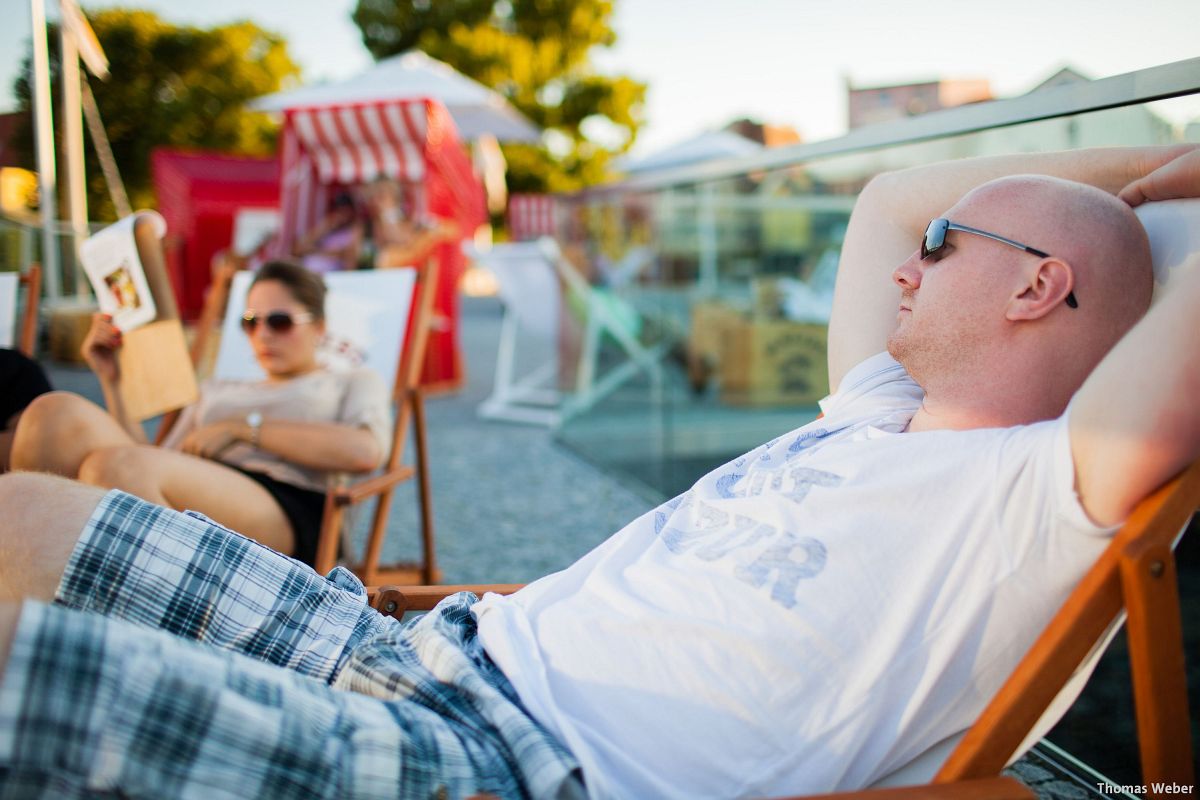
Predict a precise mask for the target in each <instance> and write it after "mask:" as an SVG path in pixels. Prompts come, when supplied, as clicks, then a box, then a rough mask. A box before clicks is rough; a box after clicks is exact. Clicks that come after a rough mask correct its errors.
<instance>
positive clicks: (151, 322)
mask: <svg viewBox="0 0 1200 800" xmlns="http://www.w3.org/2000/svg"><path fill="white" fill-rule="evenodd" d="M166 231H167V224H166V222H165V221H164V220H163V218H162V217H161V216H160V215H159V214H158V213H157V212H155V211H138V212H137V213H135V214H132V215H130V216H128V217H126V218H124V219H122V220H121V221H119V222H116V223H114V224H112V225H109V226H108V227H107V228H105V229H104V230H102V231H99V232H97V233H95V234H94V235H92V236H91V237H90V238H88V239H87V241H85V242H84V243H83V244H82V245H80V246H79V258H80V261H81V262H82V264H83V271H84V272H85V273H86V274H87V276H88V281H89V282H90V283H91V285H92V290H93V291H95V293H96V300H97V302H98V303H99V305H100V310H101V311H102V312H104V313H106V314H111V315H112V318H113V323H114V324H115V325H116V326H117V327H118V328H119V329H120V330H121V332H122V333H124V334H125V336H124V341H123V343H122V345H121V349H120V350H118V351H117V360H118V364H119V365H120V368H121V382H120V386H119V391H120V393H121V397H122V398H123V400H124V403H125V407H126V410H127V412H128V413H129V417H130V418H131V419H134V420H138V421H140V420H145V419H149V418H150V417H155V416H158V415H159V414H162V413H164V412H165V411H171V410H174V409H177V408H180V407H182V406H186V405H189V404H190V403H193V402H195V400H196V398H197V396H198V394H199V392H198V389H197V386H196V373H195V371H194V370H193V368H192V361H191V358H190V357H189V355H188V351H187V342H186V340H185V339H184V335H183V325H182V324H181V323H180V321H179V310H178V306H177V305H176V304H175V296H174V294H173V293H172V291H171V283H170V279H169V278H168V276H167V268H166V263H165V260H164V259H163V253H162V244H161V239H162V237H163V234H165V233H166Z"/></svg>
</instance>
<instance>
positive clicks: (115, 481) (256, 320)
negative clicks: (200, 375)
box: [12, 261, 391, 563]
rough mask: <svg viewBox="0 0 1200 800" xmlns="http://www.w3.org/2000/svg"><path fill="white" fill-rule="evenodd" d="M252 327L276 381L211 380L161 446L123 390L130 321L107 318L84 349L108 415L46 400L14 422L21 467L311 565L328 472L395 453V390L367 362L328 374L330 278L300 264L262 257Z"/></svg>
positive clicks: (86, 405)
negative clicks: (189, 516)
mask: <svg viewBox="0 0 1200 800" xmlns="http://www.w3.org/2000/svg"><path fill="white" fill-rule="evenodd" d="M242 329H243V331H244V332H245V334H246V336H248V337H249V339H250V344H251V346H252V347H253V349H254V356H255V358H256V359H257V361H258V363H259V366H261V367H262V369H263V371H264V372H265V373H266V375H267V378H266V380H263V381H259V382H249V381H215V380H214V381H208V382H207V383H205V384H204V386H203V387H202V389H201V393H200V399H199V400H198V401H197V402H196V403H195V404H193V405H191V406H189V407H188V408H186V409H185V410H184V412H183V413H182V414H181V415H180V417H179V419H178V421H177V422H176V424H175V426H174V427H173V428H172V429H171V431H170V433H169V435H168V436H167V438H166V440H165V441H164V442H163V445H162V446H161V447H155V446H153V445H150V444H147V443H146V436H145V432H144V431H143V430H142V427H141V425H140V424H138V423H135V422H133V421H131V420H130V419H129V418H128V417H127V415H126V414H125V409H124V406H123V405H122V403H121V395H120V393H119V392H118V391H117V389H118V387H119V384H120V381H121V374H120V369H119V366H118V361H117V358H116V355H117V351H118V350H119V349H120V347H121V331H120V330H118V329H117V328H116V327H115V326H114V325H113V324H112V321H111V319H110V318H108V317H107V316H105V315H101V314H97V315H96V317H95V318H94V319H93V322H92V327H91V329H90V330H89V332H88V335H87V337H86V339H85V340H84V343H83V356H84V358H85V360H86V361H87V363H88V365H89V366H90V367H91V368H92V370H93V371H94V372H95V373H96V375H97V377H99V379H100V385H101V388H102V390H103V392H104V398H105V403H106V405H107V407H108V411H107V413H105V411H104V409H101V408H100V407H99V406H96V405H95V404H93V403H91V402H90V401H88V400H86V399H85V398H83V397H80V396H78V395H75V394H70V393H68V392H53V393H50V394H45V395H42V396H40V397H38V398H37V399H35V400H34V401H33V402H32V403H31V404H30V405H29V408H28V409H26V411H25V413H24V415H23V416H22V418H21V421H20V424H19V425H18V426H17V429H16V434H15V439H14V442H13V448H12V466H13V469H21V470H36V471H42V472H52V473H56V474H58V475H62V476H64V477H68V478H74V479H77V480H79V481H82V482H83V483H88V484H91V485H94V486H101V487H105V488H117V489H123V490H124V491H127V492H130V493H132V494H135V495H137V496H138V497H141V498H144V499H146V500H149V501H151V502H154V503H158V504H160V505H165V506H170V507H172V508H176V509H194V510H196V511H200V512H202V513H204V514H207V515H208V516H209V517H211V518H212V519H214V520H216V521H217V522H219V523H221V524H223V525H226V526H229V527H231V528H234V529H236V530H240V531H242V532H244V533H245V534H246V535H247V536H250V537H252V538H254V539H256V540H258V541H259V542H261V543H263V544H265V545H267V546H268V547H271V548H273V549H275V550H278V551H279V552H281V553H284V554H286V555H292V556H295V557H296V558H298V559H299V560H301V561H304V562H305V563H312V561H313V559H314V557H315V555H316V547H317V539H318V537H319V534H320V526H321V519H322V516H323V514H324V509H325V492H326V488H327V482H328V480H329V478H330V477H331V476H332V475H333V474H335V473H339V472H367V471H369V470H372V469H375V468H376V467H377V466H378V465H379V464H380V462H381V461H382V460H383V458H384V457H385V455H386V453H387V448H388V446H389V444H390V441H391V435H390V432H391V420H390V416H391V413H390V407H389V402H388V395H387V390H386V388H385V387H384V385H383V381H382V379H380V377H379V376H378V374H376V373H375V372H374V371H372V370H370V369H367V368H360V369H356V370H351V371H348V372H332V371H329V370H326V369H325V368H324V367H322V366H321V364H320V363H319V362H318V360H317V347H318V344H319V343H320V341H321V337H322V336H323V334H324V330H325V284H324V282H323V281H322V280H321V278H320V276H318V275H315V274H313V273H312V272H309V271H308V270H305V269H304V268H302V267H300V266H298V265H295V264H292V263H289V262H284V261H274V262H268V263H266V264H264V265H263V266H262V268H261V269H260V270H259V271H258V273H257V274H256V275H255V277H254V282H253V283H252V284H251V286H250V290H249V293H248V294H247V296H246V312H245V314H244V315H243V317H242Z"/></svg>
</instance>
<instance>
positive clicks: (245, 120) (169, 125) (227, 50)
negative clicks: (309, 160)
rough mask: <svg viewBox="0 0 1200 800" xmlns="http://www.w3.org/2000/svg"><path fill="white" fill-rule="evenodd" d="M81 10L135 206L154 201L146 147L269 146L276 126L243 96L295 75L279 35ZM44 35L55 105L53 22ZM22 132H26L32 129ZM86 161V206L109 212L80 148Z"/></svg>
mask: <svg viewBox="0 0 1200 800" xmlns="http://www.w3.org/2000/svg"><path fill="white" fill-rule="evenodd" d="M88 16H89V22H91V25H92V28H93V30H95V32H96V37H97V38H98V39H99V40H100V44H101V46H102V47H103V48H104V52H105V54H106V55H107V56H108V60H109V70H110V72H111V77H110V78H109V79H108V80H107V81H100V80H97V79H95V78H89V81H90V83H91V87H92V92H93V93H94V95H95V97H96V105H97V106H98V107H99V109H100V115H101V117H103V119H104V127H105V129H106V131H107V133H108V137H109V140H110V142H111V144H112V149H113V155H114V157H115V159H116V161H117V164H118V165H119V166H120V169H121V176H122V178H123V179H124V182H125V186H126V190H127V191H128V193H129V199H130V202H131V203H132V205H133V206H134V208H142V207H147V206H153V205H154V195H153V188H152V185H151V177H150V151H151V150H152V149H153V148H155V147H160V146H171V147H181V148H196V149H205V150H220V151H222V152H226V153H236V154H243V155H267V154H270V153H271V152H272V151H273V149H274V144H275V135H276V127H277V126H276V125H275V123H273V122H272V121H271V120H270V119H269V118H268V117H267V115H265V114H259V113H252V112H248V111H246V110H245V103H246V101H248V100H250V99H252V98H254V97H258V96H259V95H263V94H268V93H270V92H273V91H276V90H278V89H279V88H280V86H281V84H282V83H283V82H284V81H285V80H287V79H289V78H296V77H298V76H299V72H300V70H299V67H297V66H296V64H295V63H294V62H293V61H292V59H291V58H290V57H289V56H288V52H287V45H286V43H285V42H284V41H283V39H282V38H280V37H279V36H277V35H275V34H272V33H269V32H267V31H264V30H262V29H261V28H259V27H258V26H257V25H254V24H253V23H250V22H235V23H232V24H229V25H221V26H219V27H215V28H209V29H201V28H194V27H184V26H177V25H173V24H171V23H169V22H166V21H164V20H162V19H160V18H159V17H158V16H157V15H155V14H153V13H151V12H149V11H132V10H126V9H108V10H104V11H99V12H95V13H92V14H89V15H88ZM49 39H50V46H51V65H52V66H51V70H52V72H54V73H55V74H54V75H52V81H53V86H54V87H55V101H54V113H55V114H56V115H57V114H59V113H60V110H59V109H60V108H61V106H60V105H59V101H58V99H57V96H58V92H59V87H60V85H61V82H60V81H59V79H58V75H57V71H58V62H59V58H58V53H57V50H58V34H57V30H52V31H51V32H50V34H49ZM31 63H32V62H31V59H30V58H26V61H25V68H24V69H23V70H22V74H21V76H20V77H18V78H17V81H16V86H15V91H16V95H17V98H18V101H19V104H20V107H21V109H22V110H29V109H31V108H32V106H33V102H32V91H31V75H32V67H31ZM56 122H57V119H56ZM55 127H56V128H61V125H57V124H56V126H55ZM22 138H23V139H24V140H25V141H28V142H32V135H30V136H27V137H22ZM31 146H32V145H31ZM27 155H28V156H29V157H30V161H32V156H31V154H27ZM89 156H90V153H89ZM87 167H88V181H87V185H88V207H89V211H90V214H89V216H91V217H92V218H93V219H112V218H113V216H114V212H113V208H112V204H111V202H110V201H109V197H108V192H107V189H106V187H105V184H104V178H103V176H102V175H101V173H100V168H99V165H98V162H97V159H95V158H92V157H89V158H88V159H87Z"/></svg>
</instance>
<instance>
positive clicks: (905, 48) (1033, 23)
mask: <svg viewBox="0 0 1200 800" xmlns="http://www.w3.org/2000/svg"><path fill="white" fill-rule="evenodd" d="M435 1H436V0H435ZM45 2H46V3H47V16H49V17H50V18H56V17H57V16H58V8H57V6H58V3H57V0H45ZM113 5H125V6H131V7H139V8H149V9H151V10H154V11H156V12H157V13H158V14H159V15H160V16H161V17H163V18H165V19H167V20H169V21H171V22H176V23H180V24H192V25H200V26H204V27H208V26H212V25H216V24H221V23H225V22H230V21H233V20H236V19H244V18H247V17H248V18H250V19H251V20H252V21H254V22H255V23H257V24H258V25H259V26H260V27H263V28H265V29H267V30H271V31H275V32H277V33H280V34H282V35H283V36H284V37H285V38H286V39H287V41H288V45H289V52H290V53H291V54H292V58H293V59H294V60H295V61H297V62H298V63H299V64H300V65H301V67H302V68H303V70H304V79H305V80H306V81H317V80H331V79H340V78H345V77H349V76H351V75H353V74H355V73H357V72H359V71H361V70H363V69H365V68H366V67H368V66H369V65H370V64H371V59H370V56H369V55H368V54H367V52H366V49H365V48H364V47H363V45H362V41H361V38H360V36H359V31H358V28H357V27H356V26H355V25H354V23H353V22H352V21H351V20H350V13H351V11H352V10H353V8H354V5H355V0H255V2H254V3H246V2H245V0H130V2H128V3H111V2H103V1H101V2H84V8H85V10H92V9H97V8H102V7H108V6H113ZM614 5H615V9H616V11H615V14H614V18H613V27H614V29H615V30H616V33H617V43H616V45H615V47H613V48H610V49H597V50H596V51H595V53H594V56H593V61H594V63H595V64H596V65H597V67H598V69H599V70H600V71H601V72H604V73H607V74H627V75H629V76H631V77H633V78H636V79H638V80H641V81H643V82H645V83H647V84H648V86H649V89H648V94H647V104H646V109H645V117H646V124H645V125H644V126H643V128H642V131H641V133H640V135H639V138H638V141H637V145H636V147H635V151H636V152H639V153H647V152H651V151H653V150H655V149H658V148H661V147H663V146H667V145H670V144H672V143H675V142H678V141H682V140H684V139H687V138H689V137H691V136H693V135H695V134H697V133H699V132H701V131H704V130H707V129H712V128H717V127H720V126H722V125H724V124H725V123H727V122H729V121H731V120H733V119H736V118H738V117H750V118H752V119H755V120H758V121H762V122H769V123H773V124H783V125H791V126H793V127H795V128H796V129H798V130H799V132H800V133H801V135H802V136H803V137H804V139H805V140H806V141H817V140H820V139H827V138H831V137H834V136H838V135H840V134H842V133H844V132H845V114H846V111H845V106H846V103H845V94H846V83H847V81H849V82H851V83H852V84H853V85H855V86H866V85H881V84H893V83H907V82H912V81H921V80H931V79H937V78H986V79H988V80H989V81H990V82H991V85H992V89H993V92H995V93H996V95H997V96H1011V95H1016V94H1021V93H1023V92H1025V91H1027V90H1028V89H1030V88H1032V87H1033V86H1035V85H1036V84H1038V83H1039V82H1041V80H1043V79H1044V78H1046V77H1048V76H1050V75H1051V74H1053V73H1054V72H1055V71H1057V70H1058V69H1059V68H1060V67H1063V66H1071V67H1073V68H1075V69H1076V70H1077V71H1079V72H1082V73H1083V74H1085V75H1087V76H1088V77H1091V78H1102V77H1107V76H1110V75H1117V74H1121V73H1125V72H1130V71H1133V70H1137V69H1143V68H1146V67H1152V66H1157V65H1159V64H1166V63H1170V62H1173V61H1180V60H1183V59H1187V58H1193V57H1196V56H1200V40H1197V37H1196V31H1197V30H1200V2H1197V0H1150V2H1142V3H1136V4H1135V3H1133V2H1130V0H1124V1H1123V2H1119V1H1118V0H1061V1H1060V2H1054V0H1051V1H1050V2H1047V0H1006V2H1003V3H1000V2H991V3H983V2H977V1H976V0H921V2H919V3H900V2H895V0H840V2H835V0H690V1H689V0H614ZM1134 9H1137V13H1135V12H1134ZM29 18H30V0H0V111H5V110H11V109H12V108H13V107H15V104H16V101H15V100H14V99H13V97H12V92H11V86H12V82H13V79H14V78H15V76H16V74H17V71H18V69H19V66H20V63H21V59H22V58H23V57H24V55H25V53H26V52H27V49H28V42H29V36H30V28H29ZM1159 108H1160V109H1161V110H1162V111H1163V113H1164V114H1166V115H1167V116H1168V117H1169V118H1171V121H1173V122H1175V123H1178V124H1183V123H1185V122H1187V121H1190V120H1200V99H1189V100H1187V101H1174V102H1172V103H1170V104H1164V105H1161V106H1159Z"/></svg>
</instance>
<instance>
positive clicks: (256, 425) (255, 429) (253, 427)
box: [246, 411, 263, 450]
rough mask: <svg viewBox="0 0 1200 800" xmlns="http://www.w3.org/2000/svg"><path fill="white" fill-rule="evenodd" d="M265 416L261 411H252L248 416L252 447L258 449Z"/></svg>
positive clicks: (247, 423) (247, 422)
mask: <svg viewBox="0 0 1200 800" xmlns="http://www.w3.org/2000/svg"><path fill="white" fill-rule="evenodd" d="M262 424H263V415H262V412H261V411H251V412H250V413H249V414H247V415H246V425H248V426H249V427H250V446H251V447H253V448H255V449H256V450H257V449H258V437H259V434H260V433H261V432H262Z"/></svg>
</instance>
